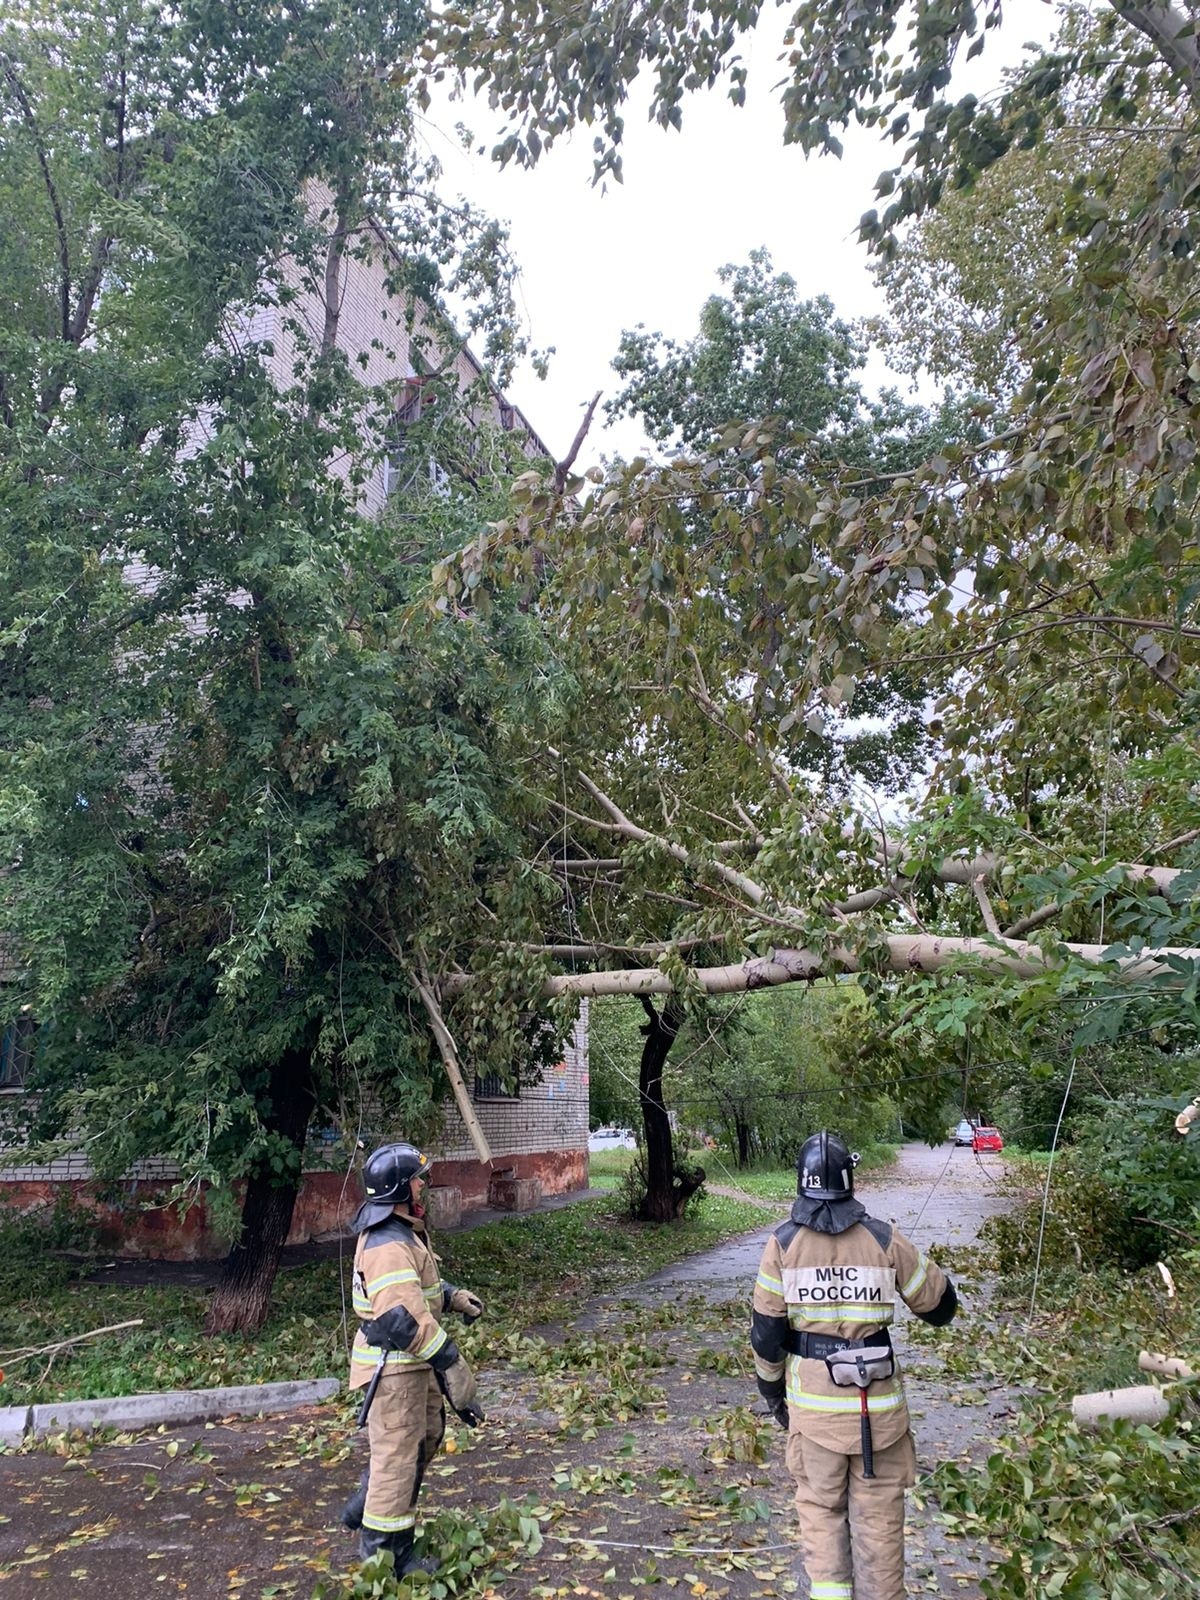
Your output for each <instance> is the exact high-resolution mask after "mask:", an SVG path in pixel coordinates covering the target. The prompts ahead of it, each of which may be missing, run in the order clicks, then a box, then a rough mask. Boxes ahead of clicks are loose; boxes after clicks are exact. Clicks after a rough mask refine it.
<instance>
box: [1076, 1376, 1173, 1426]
mask: <svg viewBox="0 0 1200 1600" xmlns="http://www.w3.org/2000/svg"><path fill="white" fill-rule="evenodd" d="M1170 1410H1171V1406H1170V1402H1169V1401H1168V1400H1167V1397H1166V1395H1165V1394H1164V1393H1163V1392H1162V1390H1161V1389H1160V1388H1159V1387H1158V1385H1157V1384H1154V1383H1140V1384H1135V1385H1134V1386H1133V1387H1131V1388H1128V1389H1101V1390H1099V1391H1098V1392H1097V1393H1095V1394H1077V1395H1076V1396H1075V1398H1074V1399H1073V1400H1072V1401H1071V1415H1072V1416H1073V1417H1074V1418H1075V1421H1076V1422H1077V1423H1078V1424H1079V1426H1080V1427H1081V1428H1098V1427H1099V1426H1100V1425H1101V1424H1102V1423H1104V1422H1112V1421H1114V1420H1115V1419H1116V1418H1118V1417H1128V1418H1129V1419H1130V1420H1131V1421H1133V1422H1149V1423H1155V1422H1161V1421H1162V1420H1163V1418H1164V1417H1166V1416H1167V1415H1169V1413H1170Z"/></svg>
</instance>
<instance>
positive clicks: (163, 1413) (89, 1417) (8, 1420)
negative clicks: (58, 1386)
mask: <svg viewBox="0 0 1200 1600" xmlns="http://www.w3.org/2000/svg"><path fill="white" fill-rule="evenodd" d="M340 1389H341V1383H340V1382H339V1380H338V1379H337V1378H312V1379H306V1380H300V1381H294V1382H290V1383H253V1384H246V1385H245V1386H244V1387H240V1388H232V1389H175V1390H172V1391H170V1392H168V1393H166V1394H128V1395H119V1396H117V1397H116V1398H114V1399H111V1400H59V1401H54V1402H52V1403H51V1404H50V1405H44V1406H30V1407H22V1406H10V1407H8V1408H7V1409H6V1410H0V1440H3V1442H4V1443H5V1444H20V1443H21V1441H22V1439H23V1438H24V1437H32V1438H35V1439H37V1438H44V1437H45V1435H46V1434H49V1433H63V1432H69V1431H71V1430H73V1429H76V1428H81V1429H84V1430H88V1429H92V1428H120V1429H121V1431H122V1432H124V1433H132V1432H136V1431H137V1430H138V1429H141V1428H158V1427H162V1426H163V1425H164V1424H166V1425H174V1424H178V1423H185V1422H214V1421H216V1420H217V1418H219V1417H257V1416H260V1415H263V1414H265V1413H268V1412H272V1411H291V1410H292V1409H294V1408H295V1407H296V1406H311V1405H318V1404H320V1402H321V1401H323V1400H332V1399H333V1397H334V1395H336V1394H337V1393H338V1391H339V1390H340ZM18 1429H19V1431H18Z"/></svg>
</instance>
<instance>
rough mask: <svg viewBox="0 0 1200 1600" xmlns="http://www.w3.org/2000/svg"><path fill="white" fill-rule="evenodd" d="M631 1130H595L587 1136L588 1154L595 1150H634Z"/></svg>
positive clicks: (634, 1145) (593, 1152) (634, 1142)
mask: <svg viewBox="0 0 1200 1600" xmlns="http://www.w3.org/2000/svg"><path fill="white" fill-rule="evenodd" d="M636 1149H637V1140H636V1139H635V1138H634V1137H633V1129H632V1128H596V1129H594V1130H593V1131H592V1132H591V1133H589V1134H588V1152H589V1154H592V1155H594V1154H595V1153H596V1151H597V1150H636Z"/></svg>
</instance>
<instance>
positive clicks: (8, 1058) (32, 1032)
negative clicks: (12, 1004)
mask: <svg viewBox="0 0 1200 1600" xmlns="http://www.w3.org/2000/svg"><path fill="white" fill-rule="evenodd" d="M36 1036H37V1023H36V1022H34V1020H33V1018H32V1017H18V1018H17V1020H16V1021H15V1022H10V1023H9V1024H8V1026H7V1027H6V1028H5V1029H4V1032H3V1033H0V1089H23V1088H24V1087H25V1084H26V1081H27V1079H28V1077H29V1067H30V1064H31V1062H32V1061H33V1046H34V1040H35V1038H36Z"/></svg>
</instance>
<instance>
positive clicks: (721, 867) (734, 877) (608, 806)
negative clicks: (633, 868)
mask: <svg viewBox="0 0 1200 1600" xmlns="http://www.w3.org/2000/svg"><path fill="white" fill-rule="evenodd" d="M550 754H551V756H553V757H554V758H555V759H558V751H557V750H551V751H550ZM579 781H580V783H581V784H582V785H583V787H584V788H585V789H586V790H587V792H588V794H590V795H591V797H592V799H593V800H594V801H595V802H596V804H597V805H598V806H599V807H600V808H601V810H602V811H607V813H608V815H609V817H610V818H611V819H612V820H611V821H610V822H607V823H595V822H593V824H592V825H593V826H595V827H600V828H603V829H604V830H605V831H607V832H614V833H620V834H623V835H624V836H625V838H627V839H632V840H634V841H635V842H636V843H640V844H653V845H655V846H656V847H657V848H658V849H660V850H662V851H663V852H664V853H665V854H666V855H669V856H671V857H673V858H674V859H675V860H676V861H678V862H680V864H681V865H683V866H688V867H691V868H692V869H693V870H699V869H700V867H701V863H700V862H699V861H698V860H697V859H696V857H695V855H694V854H693V852H692V851H690V850H689V849H687V847H686V846H685V845H681V844H677V843H676V842H675V841H674V840H673V839H664V838H663V837H662V835H661V834H657V833H651V832H649V830H648V829H646V828H643V827H640V826H639V825H638V824H637V823H636V822H634V821H633V820H632V819H631V818H629V817H627V816H626V815H625V813H624V812H623V811H622V810H621V808H620V806H619V805H618V804H617V803H616V801H615V800H613V799H612V798H611V797H610V796H609V795H607V794H606V793H605V792H604V790H603V789H601V788H600V786H599V785H598V784H596V783H594V782H593V781H592V779H591V778H589V777H588V775H587V773H586V772H581V773H579ZM562 809H563V810H564V811H567V807H565V806H563V807H562ZM568 815H571V816H575V815H577V814H576V813H574V812H568ZM579 820H581V821H587V820H588V819H587V818H580V819H579ZM703 866H706V867H707V868H708V869H709V870H710V871H712V872H713V873H715V874H716V876H717V877H718V878H720V879H722V881H723V882H725V883H727V884H728V885H729V886H730V888H733V889H736V890H737V891H738V893H739V894H741V895H743V896H744V897H745V898H746V899H747V900H749V901H750V902H751V904H752V905H756V906H758V905H761V904H762V903H763V901H764V900H765V899H766V891H765V890H764V889H763V888H762V886H761V885H760V884H757V883H755V882H754V880H753V878H748V877H747V876H746V874H745V873H744V872H738V871H737V870H736V868H734V867H729V866H726V865H725V863H724V862H723V861H711V860H708V859H707V858H706V859H705V860H704V862H703Z"/></svg>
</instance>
